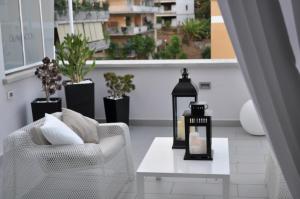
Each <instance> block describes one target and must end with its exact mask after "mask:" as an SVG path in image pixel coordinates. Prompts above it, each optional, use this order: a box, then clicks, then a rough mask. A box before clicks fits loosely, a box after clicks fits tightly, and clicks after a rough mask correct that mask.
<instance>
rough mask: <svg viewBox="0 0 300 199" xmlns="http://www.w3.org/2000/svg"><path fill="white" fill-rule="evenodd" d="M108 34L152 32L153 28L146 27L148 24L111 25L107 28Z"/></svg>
mask: <svg viewBox="0 0 300 199" xmlns="http://www.w3.org/2000/svg"><path fill="white" fill-rule="evenodd" d="M107 31H108V33H109V35H110V36H133V35H138V34H144V33H147V32H150V31H151V32H152V31H153V29H150V30H149V29H148V26H135V27H132V26H127V27H113V28H108V29H107Z"/></svg>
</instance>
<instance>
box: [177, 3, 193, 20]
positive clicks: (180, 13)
mask: <svg viewBox="0 0 300 199" xmlns="http://www.w3.org/2000/svg"><path fill="white" fill-rule="evenodd" d="M186 6H187V8H188V9H186ZM176 15H177V21H178V23H179V24H182V23H183V22H185V21H186V20H187V19H194V18H195V5H194V0H185V1H183V0H177V1H176Z"/></svg>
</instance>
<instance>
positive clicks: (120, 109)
mask: <svg viewBox="0 0 300 199" xmlns="http://www.w3.org/2000/svg"><path fill="white" fill-rule="evenodd" d="M103 102H104V108H105V116H106V122H107V123H112V122H123V123H126V124H127V125H129V97H128V96H124V97H123V98H121V99H109V98H107V97H104V98H103Z"/></svg>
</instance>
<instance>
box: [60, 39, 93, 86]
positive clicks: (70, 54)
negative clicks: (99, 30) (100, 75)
mask: <svg viewBox="0 0 300 199" xmlns="http://www.w3.org/2000/svg"><path fill="white" fill-rule="evenodd" d="M94 54H95V50H92V49H90V47H89V45H88V40H87V38H86V37H84V36H82V35H81V34H79V35H74V34H72V35H69V34H67V36H66V37H65V38H64V41H63V42H62V43H61V44H57V46H56V55H57V56H56V57H57V60H58V63H59V70H60V72H62V74H63V75H65V76H67V77H69V78H70V79H71V81H72V82H73V83H78V82H80V81H82V80H83V79H84V77H85V76H86V75H87V74H88V73H89V72H91V71H92V70H93V69H94V68H95V67H96V63H95V61H93V64H92V65H89V66H88V65H86V61H87V60H89V59H92V58H93V56H94Z"/></svg>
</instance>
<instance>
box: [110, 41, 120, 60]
mask: <svg viewBox="0 0 300 199" xmlns="http://www.w3.org/2000/svg"><path fill="white" fill-rule="evenodd" d="M120 51H121V49H120V46H119V44H117V43H114V42H111V43H110V44H109V48H108V49H107V56H108V58H109V59H120V57H121V53H120Z"/></svg>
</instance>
